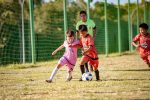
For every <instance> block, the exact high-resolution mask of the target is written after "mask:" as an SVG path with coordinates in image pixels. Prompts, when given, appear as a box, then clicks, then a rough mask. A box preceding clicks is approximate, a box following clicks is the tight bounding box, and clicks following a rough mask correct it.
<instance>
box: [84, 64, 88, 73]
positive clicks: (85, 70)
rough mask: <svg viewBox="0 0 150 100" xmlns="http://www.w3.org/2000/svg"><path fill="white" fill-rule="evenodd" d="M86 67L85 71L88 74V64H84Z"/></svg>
mask: <svg viewBox="0 0 150 100" xmlns="http://www.w3.org/2000/svg"><path fill="white" fill-rule="evenodd" d="M84 67H85V71H86V72H89V69H88V63H85V64H84Z"/></svg>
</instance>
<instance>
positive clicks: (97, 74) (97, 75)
mask: <svg viewBox="0 0 150 100" xmlns="http://www.w3.org/2000/svg"><path fill="white" fill-rule="evenodd" d="M95 76H96V80H100V78H99V70H96V71H95Z"/></svg>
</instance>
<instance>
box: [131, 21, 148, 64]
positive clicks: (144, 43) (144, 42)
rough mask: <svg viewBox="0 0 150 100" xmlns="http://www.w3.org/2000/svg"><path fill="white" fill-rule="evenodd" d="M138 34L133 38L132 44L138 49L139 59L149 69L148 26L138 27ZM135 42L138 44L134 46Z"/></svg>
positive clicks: (144, 24) (143, 24) (141, 25)
mask: <svg viewBox="0 0 150 100" xmlns="http://www.w3.org/2000/svg"><path fill="white" fill-rule="evenodd" d="M139 29H140V33H139V34H138V35H137V36H135V37H134V38H133V42H132V44H133V45H134V46H135V47H136V48H137V49H138V51H139V54H140V56H141V58H142V59H143V60H144V61H145V62H146V63H147V65H148V67H150V34H148V25H147V24H146V23H142V24H140V25H139ZM136 42H139V43H138V44H136Z"/></svg>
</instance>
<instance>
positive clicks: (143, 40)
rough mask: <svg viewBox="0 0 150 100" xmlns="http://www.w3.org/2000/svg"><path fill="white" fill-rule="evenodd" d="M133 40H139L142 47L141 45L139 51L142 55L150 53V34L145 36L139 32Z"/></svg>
mask: <svg viewBox="0 0 150 100" xmlns="http://www.w3.org/2000/svg"><path fill="white" fill-rule="evenodd" d="M133 42H139V44H140V45H141V46H142V47H139V53H140V55H141V56H145V55H148V54H150V34H148V35H147V36H143V35H142V34H141V33H139V34H138V35H137V36H135V38H133Z"/></svg>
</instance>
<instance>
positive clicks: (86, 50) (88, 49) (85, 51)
mask: <svg viewBox="0 0 150 100" xmlns="http://www.w3.org/2000/svg"><path fill="white" fill-rule="evenodd" d="M92 48H93V46H89V48H87V49H82V54H83V55H85V54H86V53H88V52H89V51H90V50H92Z"/></svg>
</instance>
